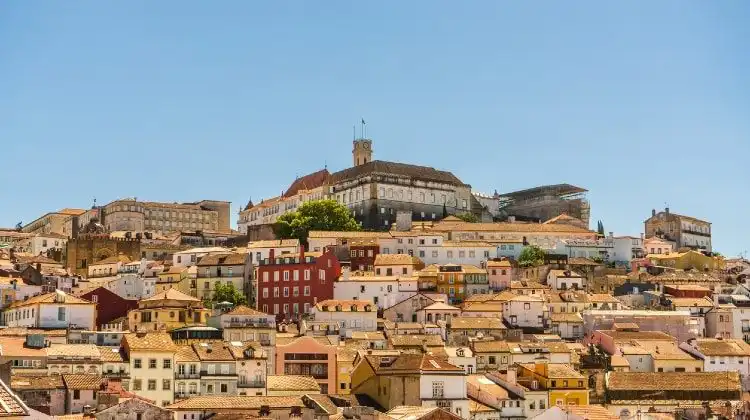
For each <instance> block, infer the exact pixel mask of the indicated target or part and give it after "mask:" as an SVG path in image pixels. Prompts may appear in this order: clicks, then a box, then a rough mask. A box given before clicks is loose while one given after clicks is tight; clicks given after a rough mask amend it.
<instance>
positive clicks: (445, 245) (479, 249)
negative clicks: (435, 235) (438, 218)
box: [418, 239, 497, 267]
mask: <svg viewBox="0 0 750 420" xmlns="http://www.w3.org/2000/svg"><path fill="white" fill-rule="evenodd" d="M433 240H434V239H433ZM418 252H419V254H418V256H419V258H420V259H421V260H422V261H424V262H425V264H427V265H430V264H461V265H473V266H475V267H483V266H484V264H486V263H487V260H489V259H491V258H496V257H497V247H496V246H495V245H492V244H490V243H488V242H482V241H465V242H455V241H442V240H441V241H439V244H428V245H424V246H420V247H419V250H418Z"/></svg>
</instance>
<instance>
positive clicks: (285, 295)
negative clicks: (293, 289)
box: [284, 287, 289, 297]
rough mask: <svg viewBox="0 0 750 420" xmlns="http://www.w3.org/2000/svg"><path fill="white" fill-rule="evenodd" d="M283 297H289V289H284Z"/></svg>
mask: <svg viewBox="0 0 750 420" xmlns="http://www.w3.org/2000/svg"><path fill="white" fill-rule="evenodd" d="M284 297H289V288H288V287H285V288H284Z"/></svg>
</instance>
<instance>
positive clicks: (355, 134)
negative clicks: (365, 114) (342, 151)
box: [352, 125, 357, 140]
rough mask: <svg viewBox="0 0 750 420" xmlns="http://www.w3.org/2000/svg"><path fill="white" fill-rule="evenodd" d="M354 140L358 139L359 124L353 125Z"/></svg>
mask: <svg viewBox="0 0 750 420" xmlns="http://www.w3.org/2000/svg"><path fill="white" fill-rule="evenodd" d="M352 140H357V126H356V125H353V126H352Z"/></svg>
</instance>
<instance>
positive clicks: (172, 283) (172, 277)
mask: <svg viewBox="0 0 750 420" xmlns="http://www.w3.org/2000/svg"><path fill="white" fill-rule="evenodd" d="M169 289H177V290H179V291H181V292H183V293H188V292H189V290H190V284H189V281H188V268H187V267H178V266H172V267H169V269H168V270H165V271H163V272H161V273H158V279H157V280H156V293H157V294H158V293H164V292H166V291H167V290H169Z"/></svg>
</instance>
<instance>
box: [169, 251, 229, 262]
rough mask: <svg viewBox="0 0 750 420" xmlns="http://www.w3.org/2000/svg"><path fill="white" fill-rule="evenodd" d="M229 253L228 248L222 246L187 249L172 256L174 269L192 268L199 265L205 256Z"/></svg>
mask: <svg viewBox="0 0 750 420" xmlns="http://www.w3.org/2000/svg"><path fill="white" fill-rule="evenodd" d="M227 252H229V249H228V248H223V247H220V246H214V247H201V248H191V249H186V250H184V251H179V252H175V253H174V254H172V265H173V266H174V267H192V266H194V265H197V264H198V261H199V260H200V259H201V257H203V256H204V255H208V254H215V253H227Z"/></svg>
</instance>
